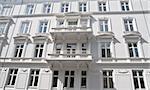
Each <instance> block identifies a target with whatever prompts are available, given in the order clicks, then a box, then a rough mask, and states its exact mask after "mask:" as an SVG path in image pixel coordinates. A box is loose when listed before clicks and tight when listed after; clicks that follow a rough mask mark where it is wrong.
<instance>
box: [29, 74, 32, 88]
mask: <svg viewBox="0 0 150 90" xmlns="http://www.w3.org/2000/svg"><path fill="white" fill-rule="evenodd" d="M32 83H33V76H31V78H30V84H29V86H32Z"/></svg>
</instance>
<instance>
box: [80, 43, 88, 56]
mask: <svg viewBox="0 0 150 90" xmlns="http://www.w3.org/2000/svg"><path fill="white" fill-rule="evenodd" d="M81 50H82V51H81V53H82V54H86V52H87V44H86V43H82V49H81Z"/></svg>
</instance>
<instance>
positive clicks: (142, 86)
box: [140, 78, 145, 88]
mask: <svg viewBox="0 0 150 90" xmlns="http://www.w3.org/2000/svg"><path fill="white" fill-rule="evenodd" d="M140 83H141V88H145V84H144V80H143V78H140Z"/></svg>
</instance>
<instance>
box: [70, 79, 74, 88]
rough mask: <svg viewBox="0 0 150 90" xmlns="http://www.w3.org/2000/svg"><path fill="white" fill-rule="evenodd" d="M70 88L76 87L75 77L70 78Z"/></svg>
mask: <svg viewBox="0 0 150 90" xmlns="http://www.w3.org/2000/svg"><path fill="white" fill-rule="evenodd" d="M70 87H71V88H73V87H74V77H70Z"/></svg>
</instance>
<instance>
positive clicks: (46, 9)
mask: <svg viewBox="0 0 150 90" xmlns="http://www.w3.org/2000/svg"><path fill="white" fill-rule="evenodd" d="M50 12H51V4H44V8H43V13H46V14H48V13H50Z"/></svg>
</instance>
